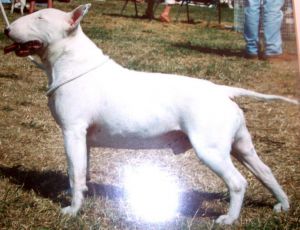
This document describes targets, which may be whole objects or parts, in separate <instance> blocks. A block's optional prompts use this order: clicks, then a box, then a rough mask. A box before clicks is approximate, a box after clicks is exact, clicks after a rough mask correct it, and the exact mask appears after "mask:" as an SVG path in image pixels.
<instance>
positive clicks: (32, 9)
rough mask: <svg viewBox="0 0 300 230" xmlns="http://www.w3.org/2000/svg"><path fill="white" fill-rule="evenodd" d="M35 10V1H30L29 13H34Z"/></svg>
mask: <svg viewBox="0 0 300 230" xmlns="http://www.w3.org/2000/svg"><path fill="white" fill-rule="evenodd" d="M34 10H35V0H30V2H29V13H30V14H31V13H33V12H34Z"/></svg>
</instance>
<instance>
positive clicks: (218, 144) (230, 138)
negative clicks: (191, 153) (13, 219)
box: [6, 4, 298, 224]
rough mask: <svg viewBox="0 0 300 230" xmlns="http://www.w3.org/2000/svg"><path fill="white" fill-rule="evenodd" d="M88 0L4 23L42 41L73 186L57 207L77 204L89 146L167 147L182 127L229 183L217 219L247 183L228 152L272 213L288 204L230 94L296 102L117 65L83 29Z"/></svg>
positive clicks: (232, 217) (23, 37)
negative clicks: (265, 194) (257, 184)
mask: <svg viewBox="0 0 300 230" xmlns="http://www.w3.org/2000/svg"><path fill="white" fill-rule="evenodd" d="M89 7H90V4H86V5H82V6H79V7H78V8H76V9H75V10H73V11H72V12H68V13H66V12H63V11H60V10H57V9H44V10H41V11H38V12H35V13H33V14H30V15H27V16H24V17H21V18H20V19H18V20H16V21H15V22H13V23H12V24H11V25H10V26H9V27H8V28H7V29H6V34H7V35H8V36H9V37H10V38H11V39H12V40H14V41H15V42H17V43H26V42H28V41H31V40H38V41H40V42H41V43H42V44H43V48H41V49H39V50H37V51H36V54H37V55H38V56H39V57H40V58H41V61H42V62H43V65H44V66H45V69H46V72H47V75H48V78H49V87H50V90H49V92H48V95H49V107H50V110H51V113H52V115H53V117H54V118H55V120H56V122H57V123H58V124H59V126H60V127H61V129H62V133H63V137H64V145H65V150H66V155H67V159H68V174H69V180H70V187H71V190H72V203H71V205H70V206H68V207H65V208H63V210H62V212H63V213H64V214H70V215H76V213H77V212H78V210H79V209H80V207H81V206H82V202H83V199H84V196H83V192H84V191H85V190H86V189H87V186H86V174H87V171H88V160H87V156H88V152H89V148H90V147H94V146H109V147H113V148H129V147H132V148H167V147H171V148H172V147H173V144H174V141H175V140H177V139H176V138H177V137H181V139H180V140H184V138H182V135H183V133H184V134H185V135H186V136H187V137H188V140H189V143H190V144H191V145H192V146H193V148H194V150H195V152H196V154H197V156H198V157H199V159H200V160H201V161H203V162H204V163H205V164H206V165H207V166H208V167H209V168H210V169H211V170H213V171H214V172H215V173H216V174H217V175H218V176H220V177H221V178H222V179H223V180H224V182H225V183H226V185H227V187H228V189H229V192H230V205H229V211H228V213H227V214H225V215H221V216H220V217H219V218H218V219H217V221H216V222H217V223H220V224H232V223H233V222H234V221H236V220H237V219H238V217H239V214H240V210H241V207H242V202H243V198H244V193H245V190H246V187H247V182H246V180H245V178H244V177H243V176H242V175H241V174H240V172H239V171H238V170H237V169H236V167H235V166H234V165H233V163H232V161H231V154H232V155H233V156H235V157H236V158H237V159H238V160H239V161H240V162H241V163H242V164H244V165H245V166H246V167H247V168H248V169H249V170H250V171H251V172H252V173H253V174H254V175H255V176H256V177H257V178H258V179H259V180H260V181H261V182H262V183H263V184H264V185H265V186H266V187H267V188H268V189H269V190H270V191H271V193H272V194H274V196H275V198H276V199H277V201H278V203H277V204H276V205H275V206H274V210H275V211H276V212H280V211H282V210H284V211H286V210H288V209H289V202H288V197H287V195H286V194H285V193H284V192H283V190H282V188H281V187H280V185H279V184H278V182H277V181H276V179H275V177H274V176H273V174H272V172H271V170H270V169H269V167H268V166H266V165H265V164H264V163H263V162H262V161H261V159H260V158H259V157H258V155H257V154H256V152H255V149H254V146H253V143H252V140H251V137H250V134H249V132H248V130H247V128H246V125H245V119H244V116H243V112H242V110H241V109H240V108H239V107H238V105H237V104H236V103H235V102H233V101H232V99H233V98H234V97H239V96H249V97H255V98H260V99H264V100H273V99H279V100H285V101H287V102H291V103H295V104H298V101H296V100H292V99H288V98H285V97H281V96H276V95H265V94H260V93H256V92H253V91H250V90H245V89H241V88H233V87H228V86H222V85H216V84H213V83H212V82H209V81H206V80H200V79H194V78H189V77H183V76H175V75H168V74H160V73H146V72H138V71H133V70H128V69H126V68H123V67H121V66H120V65H118V64H117V63H115V62H114V61H113V60H111V59H109V58H108V57H107V56H105V55H104V54H103V53H102V51H101V50H100V49H99V48H98V47H96V45H95V44H94V43H93V42H92V41H91V40H90V39H89V38H88V37H87V36H86V35H85V34H84V33H83V31H82V29H81V27H80V21H81V19H82V18H83V16H84V15H85V14H86V13H87V11H88V9H89ZM181 143H182V144H184V141H181ZM181 150H182V151H184V150H185V148H183V149H181Z"/></svg>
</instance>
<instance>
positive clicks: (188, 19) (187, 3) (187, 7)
mask: <svg viewBox="0 0 300 230" xmlns="http://www.w3.org/2000/svg"><path fill="white" fill-rule="evenodd" d="M189 2H190V1H189V0H188V1H186V17H187V21H188V23H190V9H189Z"/></svg>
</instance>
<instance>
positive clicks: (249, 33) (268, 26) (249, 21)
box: [244, 0, 284, 56]
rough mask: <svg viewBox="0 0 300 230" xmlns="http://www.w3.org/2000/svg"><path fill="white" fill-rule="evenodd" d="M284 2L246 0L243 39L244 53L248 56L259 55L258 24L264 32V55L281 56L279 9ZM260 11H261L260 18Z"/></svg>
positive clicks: (281, 17)
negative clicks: (244, 43)
mask: <svg viewBox="0 0 300 230" xmlns="http://www.w3.org/2000/svg"><path fill="white" fill-rule="evenodd" d="M283 4H284V0H263V1H262V5H261V0H246V5H245V24H244V38H245V41H246V52H247V54H250V55H258V53H259V22H260V20H261V21H262V25H263V30H264V42H265V45H264V54H265V55H267V56H271V55H279V54H282V47H281V44H282V40H281V31H280V28H281V23H282V19H283V13H282V11H281V8H282V6H283ZM261 10H263V13H262V18H260V16H261Z"/></svg>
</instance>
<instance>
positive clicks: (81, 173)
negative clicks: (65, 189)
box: [62, 126, 87, 216]
mask: <svg viewBox="0 0 300 230" xmlns="http://www.w3.org/2000/svg"><path fill="white" fill-rule="evenodd" d="M63 135H64V144H65V151H66V154H67V159H68V174H69V180H70V187H71V192H72V202H71V206H68V207H65V208H63V209H62V213H63V214H69V215H73V216H74V215H76V213H77V212H78V210H79V209H80V207H81V205H82V202H83V199H84V197H83V192H84V191H86V190H87V186H86V170H87V146H86V129H85V128H82V127H78V126H76V127H74V126H73V127H69V128H66V129H64V130H63Z"/></svg>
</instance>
